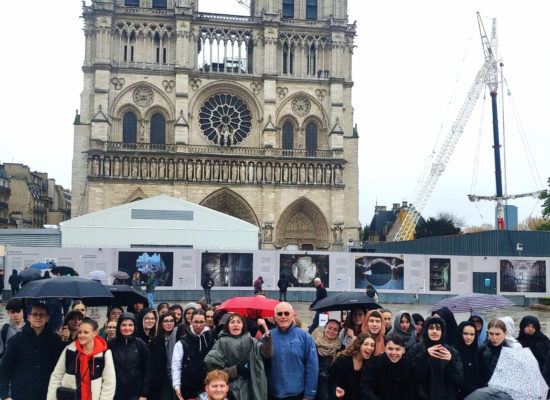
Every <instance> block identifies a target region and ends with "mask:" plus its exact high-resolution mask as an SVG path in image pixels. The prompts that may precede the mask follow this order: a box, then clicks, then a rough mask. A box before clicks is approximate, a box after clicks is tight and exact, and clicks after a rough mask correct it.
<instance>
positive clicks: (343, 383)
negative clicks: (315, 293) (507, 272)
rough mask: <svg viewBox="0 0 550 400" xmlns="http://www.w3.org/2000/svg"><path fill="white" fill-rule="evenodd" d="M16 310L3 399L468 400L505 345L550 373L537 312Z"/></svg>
mask: <svg viewBox="0 0 550 400" xmlns="http://www.w3.org/2000/svg"><path fill="white" fill-rule="evenodd" d="M6 309H7V311H8V314H9V317H10V320H9V322H8V323H6V324H5V326H4V327H3V328H2V331H1V341H0V353H1V354H2V361H1V363H0V399H14V400H27V399H29V400H31V399H32V400H35V399H48V400H55V399H57V400H66V399H71V400H73V399H81V400H110V399H113V398H114V399H116V400H126V399H128V400H138V399H139V400H176V399H178V400H189V399H204V400H224V399H226V398H227V399H229V400H258V399H262V400H263V399H269V400H282V399H287V400H298V399H300V400H302V399H311V400H313V399H318V400H329V399H363V400H367V399H368V400H370V399H384V400H386V399H388V400H393V399H405V398H406V399H442V400H443V399H445V400H447V399H449V400H452V399H464V398H467V396H469V395H472V396H474V395H475V394H476V393H478V389H480V388H486V387H487V386H488V385H489V381H490V380H491V377H492V375H493V373H494V371H495V368H496V367H497V365H498V362H499V357H500V355H501V352H502V348H503V347H510V348H521V347H523V348H529V349H530V350H531V352H532V354H533V356H534V357H535V358H536V360H537V363H538V368H537V371H532V372H533V373H536V374H542V376H544V378H545V379H547V381H548V379H550V340H549V339H548V338H547V337H546V336H545V335H544V334H543V333H542V332H541V327H540V322H539V320H538V319H537V318H536V317H534V316H526V317H524V318H523V319H522V320H521V323H520V327H519V329H520V331H519V335H518V336H517V338H516V337H515V333H514V323H513V320H512V319H511V318H509V317H503V318H501V319H495V320H492V321H490V322H489V323H488V324H486V323H485V321H484V320H483V317H482V316H481V315H480V314H477V313H472V315H471V316H470V318H469V319H468V320H467V321H464V322H461V323H460V324H457V322H456V320H455V317H454V315H453V313H452V312H450V311H449V310H448V309H446V308H442V309H440V310H437V311H435V312H434V313H432V315H430V316H428V317H427V318H424V317H423V316H422V315H419V314H411V313H409V312H407V311H399V312H398V313H396V314H395V315H392V313H391V312H390V311H389V310H387V309H378V310H370V311H368V312H367V311H366V310H364V309H361V308H355V309H353V310H350V312H349V313H347V315H346V317H345V319H344V320H343V321H339V320H337V319H329V320H328V322H326V324H325V325H324V326H319V327H317V328H316V329H315V330H313V332H312V333H311V335H310V334H309V333H308V332H307V331H306V330H304V329H301V325H300V321H299V318H297V316H296V314H295V312H294V310H293V308H292V306H291V305H290V304H289V303H286V302H282V303H279V304H278V305H277V306H276V308H275V310H274V317H273V318H269V319H262V318H257V317H256V316H254V315H252V313H251V315H247V316H243V315H240V314H238V313H225V314H224V313H222V312H219V311H216V309H215V307H214V306H210V305H208V304H206V302H204V301H199V302H197V303H194V302H192V303H188V304H186V305H185V306H181V305H179V304H173V305H169V304H167V303H161V304H159V305H158V307H157V308H156V309H152V308H149V307H146V306H145V305H144V304H143V303H137V304H134V305H132V306H130V307H128V308H127V309H126V310H125V309H123V308H122V307H119V306H112V307H109V309H108V311H107V315H106V317H107V321H106V322H105V324H104V325H103V327H102V328H101V329H99V326H98V324H97V322H96V321H95V320H92V319H90V318H88V316H87V308H86V306H85V305H84V304H82V303H81V302H78V301H77V302H75V303H73V305H72V307H71V309H70V310H68V312H67V313H66V314H65V318H64V320H63V325H62V327H61V328H59V329H58V330H56V331H54V330H52V329H50V327H49V325H48V320H49V315H48V313H49V310H48V307H47V306H46V305H44V304H42V303H34V304H32V305H31V306H30V309H28V310H27V311H28V312H27V313H26V315H25V313H24V307H23V303H22V302H21V300H18V299H12V300H9V301H8V302H7V305H6ZM497 395H498V396H501V397H499V398H507V397H506V396H507V394H506V393H502V392H501V393H496V392H495V394H494V396H497ZM472 398H473V397H472ZM495 398H496V397H495Z"/></svg>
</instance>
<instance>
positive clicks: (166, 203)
mask: <svg viewBox="0 0 550 400" xmlns="http://www.w3.org/2000/svg"><path fill="white" fill-rule="evenodd" d="M258 231H259V228H258V227H257V226H256V225H253V224H250V223H248V222H245V221H243V220H240V219H238V218H234V217H231V216H229V215H226V214H223V213H220V212H218V211H214V210H212V209H210V208H207V207H202V206H199V205H198V204H194V203H191V202H189V201H185V200H181V199H176V198H174V197H170V196H166V195H160V196H156V197H152V198H148V199H145V200H139V201H135V202H132V203H127V204H123V205H121V206H117V207H112V208H108V209H105V210H101V211H97V212H94V213H91V214H86V215H83V216H81V217H76V218H73V219H71V220H69V221H65V222H62V223H61V243H62V247H106V248H113V247H157V246H167V247H188V248H194V249H221V250H256V249H258Z"/></svg>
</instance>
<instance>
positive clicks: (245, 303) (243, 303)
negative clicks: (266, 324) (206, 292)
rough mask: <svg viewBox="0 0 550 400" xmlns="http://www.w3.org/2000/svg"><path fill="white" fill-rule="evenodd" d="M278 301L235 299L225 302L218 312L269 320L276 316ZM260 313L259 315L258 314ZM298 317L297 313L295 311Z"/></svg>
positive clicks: (260, 298)
mask: <svg viewBox="0 0 550 400" xmlns="http://www.w3.org/2000/svg"><path fill="white" fill-rule="evenodd" d="M277 304H279V301H278V300H275V299H268V298H265V297H233V298H232V299H228V300H225V301H224V302H223V303H222V304H220V305H219V306H218V307H217V308H216V310H225V311H228V312H236V313H239V314H241V315H244V316H248V317H252V318H269V317H273V316H274V310H275V306H276V305H277ZM257 311H259V312H260V313H259V315H258V313H257ZM294 314H295V315H296V311H294Z"/></svg>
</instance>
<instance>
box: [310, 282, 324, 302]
mask: <svg viewBox="0 0 550 400" xmlns="http://www.w3.org/2000/svg"><path fill="white" fill-rule="evenodd" d="M315 290H316V292H315V301H314V302H313V303H311V305H310V307H313V306H314V305H315V303H317V302H318V301H319V300H321V299H324V298H325V297H327V289H325V288H324V286H323V285H319V286H317V287H316V288H315Z"/></svg>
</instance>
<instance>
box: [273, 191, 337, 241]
mask: <svg viewBox="0 0 550 400" xmlns="http://www.w3.org/2000/svg"><path fill="white" fill-rule="evenodd" d="M275 236H276V247H279V248H281V247H286V246H288V245H297V246H298V248H299V249H300V250H318V249H328V247H329V243H330V242H329V228H328V224H327V220H326V218H325V216H324V215H323V212H322V211H321V210H320V209H319V207H317V205H315V203H313V202H312V201H311V200H308V199H306V198H305V197H301V198H299V199H298V200H296V201H295V202H293V203H292V204H290V205H289V206H288V207H287V208H286V209H285V210H284V211H283V213H282V214H281V217H280V218H279V222H278V223H277V227H276V235H275Z"/></svg>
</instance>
